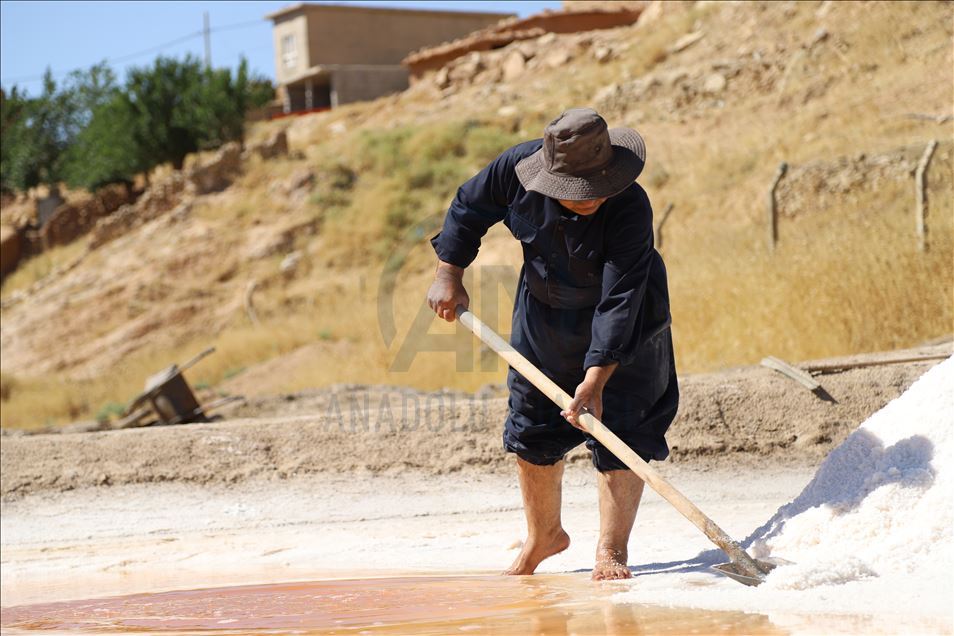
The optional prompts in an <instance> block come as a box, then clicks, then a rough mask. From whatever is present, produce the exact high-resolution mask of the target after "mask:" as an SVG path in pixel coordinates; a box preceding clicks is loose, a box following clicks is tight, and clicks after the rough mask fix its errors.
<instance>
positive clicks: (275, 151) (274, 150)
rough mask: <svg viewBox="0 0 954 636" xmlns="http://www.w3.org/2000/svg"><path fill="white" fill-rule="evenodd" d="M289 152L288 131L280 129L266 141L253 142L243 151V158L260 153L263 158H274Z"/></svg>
mask: <svg viewBox="0 0 954 636" xmlns="http://www.w3.org/2000/svg"><path fill="white" fill-rule="evenodd" d="M287 154H288V133H286V132H285V131H284V130H279V131H278V132H276V133H274V134H273V135H272V136H271V137H269V138H268V139H266V140H265V141H263V142H261V143H258V144H252V145H251V146H249V147H248V148H246V149H245V152H243V153H242V158H243V159H248V158H249V157H251V156H252V155H258V156H259V157H261V158H262V159H274V158H275V157H283V156H285V155H287Z"/></svg>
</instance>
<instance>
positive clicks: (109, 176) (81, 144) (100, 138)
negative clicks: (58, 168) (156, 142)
mask: <svg viewBox="0 0 954 636" xmlns="http://www.w3.org/2000/svg"><path fill="white" fill-rule="evenodd" d="M134 127H135V119H134V114H133V110H132V108H131V106H130V104H129V100H128V99H127V98H126V96H125V95H124V94H123V93H122V92H121V91H119V90H118V89H117V90H114V91H113V94H112V95H111V96H110V99H109V100H108V101H106V102H104V103H101V104H99V105H98V106H97V107H96V108H95V110H93V112H92V116H91V118H90V120H89V122H88V124H87V125H86V126H85V127H84V128H83V129H82V130H81V131H80V132H79V134H78V135H77V136H76V139H75V141H74V143H73V145H72V146H71V147H70V150H69V152H68V153H67V159H66V165H65V168H64V177H65V178H66V182H67V183H68V184H69V185H70V186H72V187H78V188H85V189H87V190H95V189H97V188H99V187H102V186H104V185H107V184H110V183H124V184H126V185H127V187H128V186H131V185H132V182H133V178H134V177H135V175H136V174H137V173H139V172H144V171H146V170H148V169H149V168H151V167H152V166H151V165H148V164H147V163H146V162H145V161H144V160H143V156H142V153H141V152H139V148H138V146H137V145H136V141H135V139H134V138H133V128H134Z"/></svg>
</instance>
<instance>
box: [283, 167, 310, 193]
mask: <svg viewBox="0 0 954 636" xmlns="http://www.w3.org/2000/svg"><path fill="white" fill-rule="evenodd" d="M314 184H315V173H314V172H313V171H312V169H311V168H299V169H298V170H296V171H295V172H293V173H292V174H291V176H290V177H288V178H287V179H285V183H284V185H283V189H284V190H285V193H286V194H291V193H293V192H296V191H298V190H301V189H303V188H309V189H310V188H311V187H312V186H313V185H314Z"/></svg>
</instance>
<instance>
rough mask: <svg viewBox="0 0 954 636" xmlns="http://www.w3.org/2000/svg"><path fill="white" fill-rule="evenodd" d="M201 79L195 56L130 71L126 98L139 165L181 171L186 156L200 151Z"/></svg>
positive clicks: (166, 58)
mask: <svg viewBox="0 0 954 636" xmlns="http://www.w3.org/2000/svg"><path fill="white" fill-rule="evenodd" d="M202 76H203V70H202V65H201V64H200V62H199V61H198V60H197V59H196V58H194V57H192V56H187V57H186V58H185V59H184V60H182V61H179V60H176V59H173V58H168V57H158V58H156V61H155V63H154V64H153V65H152V67H146V68H136V69H132V70H131V71H129V75H128V77H127V80H126V97H127V99H128V100H129V104H130V106H131V108H132V112H133V129H132V136H133V139H134V141H135V144H136V148H137V151H138V153H139V156H140V163H142V164H145V165H149V166H150V167H151V166H155V165H159V164H162V163H166V162H170V163H172V166H173V167H174V168H175V169H176V170H179V169H181V168H182V164H183V161H184V160H185V157H186V155H188V154H189V153H190V152H195V151H196V150H198V149H199V139H200V132H201V131H199V130H197V126H196V109H197V108H198V107H199V99H200V96H201V94H202V90H201V87H202Z"/></svg>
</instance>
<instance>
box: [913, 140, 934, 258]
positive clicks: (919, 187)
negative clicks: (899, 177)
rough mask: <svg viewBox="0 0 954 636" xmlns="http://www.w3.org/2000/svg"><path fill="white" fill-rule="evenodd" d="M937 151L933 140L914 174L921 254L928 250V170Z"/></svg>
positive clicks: (915, 215) (916, 223) (915, 207)
mask: <svg viewBox="0 0 954 636" xmlns="http://www.w3.org/2000/svg"><path fill="white" fill-rule="evenodd" d="M936 149H937V140H936V139H932V140H931V143H929V144H928V145H927V148H925V149H924V154H923V155H921V161H919V162H918V168H917V170H915V172H914V197H915V206H914V229H915V231H916V232H917V237H918V250H919V251H921V252H926V251H927V249H928V245H927V225H926V223H925V219H926V217H927V170H928V166H929V165H930V163H931V157H933V156H934V151H935V150H936Z"/></svg>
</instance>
